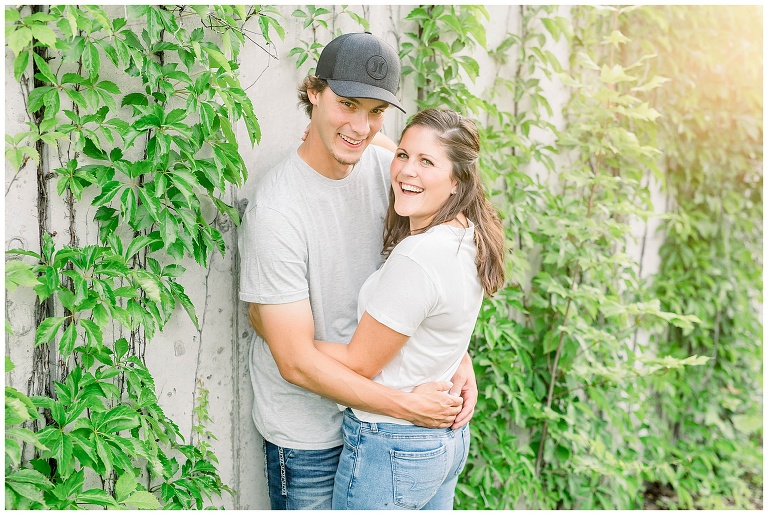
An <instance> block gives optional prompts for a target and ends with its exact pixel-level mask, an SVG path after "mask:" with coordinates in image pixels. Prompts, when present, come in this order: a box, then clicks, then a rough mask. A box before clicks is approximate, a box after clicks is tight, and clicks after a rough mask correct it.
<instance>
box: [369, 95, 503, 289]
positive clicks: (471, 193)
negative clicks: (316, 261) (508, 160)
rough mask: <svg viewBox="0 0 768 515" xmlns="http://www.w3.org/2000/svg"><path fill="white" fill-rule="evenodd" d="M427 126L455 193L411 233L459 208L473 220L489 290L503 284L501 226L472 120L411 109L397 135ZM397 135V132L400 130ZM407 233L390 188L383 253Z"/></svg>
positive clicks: (450, 215)
mask: <svg viewBox="0 0 768 515" xmlns="http://www.w3.org/2000/svg"><path fill="white" fill-rule="evenodd" d="M416 126H419V127H427V128H430V129H432V130H433V131H434V132H435V134H436V136H437V139H438V141H440V143H441V144H442V145H443V148H444V149H445V151H446V153H447V154H448V158H449V159H450V160H451V163H452V164H453V173H452V178H453V179H454V180H455V181H456V182H457V184H458V186H457V188H456V194H455V195H451V196H450V197H449V198H448V200H447V201H446V203H445V204H443V206H442V207H441V208H440V209H439V210H438V212H437V214H436V215H435V217H434V218H433V219H432V221H431V222H430V223H429V225H427V226H426V227H422V228H420V229H419V230H418V231H414V234H416V233H422V232H424V231H426V230H427V229H429V228H431V227H434V226H436V225H440V224H442V223H445V222H449V221H451V220H453V219H454V218H456V215H458V214H459V213H464V216H466V217H467V218H469V219H470V220H472V222H473V223H474V224H475V245H476V246H477V259H476V261H475V264H476V265H477V274H478V276H479V277H480V282H481V283H482V285H483V290H485V293H486V295H488V296H489V297H490V296H491V295H493V294H494V293H495V292H496V291H497V290H498V289H499V288H501V287H502V286H503V285H504V230H503V229H502V226H501V220H500V219H499V215H498V213H497V212H496V209H495V208H494V207H493V205H491V203H490V201H489V200H488V199H487V198H486V196H485V191H484V190H483V184H482V180H481V179H480V172H479V169H478V158H479V155H480V136H479V135H478V133H477V126H476V125H475V123H474V122H473V121H472V120H470V119H468V118H465V117H463V116H461V115H460V114H458V113H456V112H454V111H446V110H441V109H425V110H424V111H421V112H419V113H416V115H414V117H413V118H412V119H411V121H410V122H409V123H408V125H406V127H405V129H403V135H405V133H406V132H407V131H408V129H410V128H411V127H416ZM401 139H402V135H401ZM409 235H411V229H410V222H409V220H408V217H407V216H400V215H398V214H397V213H396V212H395V193H394V191H392V190H390V192H389V209H388V210H387V216H386V218H385V220H384V250H383V254H384V255H385V256H389V254H390V252H392V249H393V248H394V247H395V245H397V244H398V243H400V242H401V241H402V240H403V239H405V238H406V237H408V236H409Z"/></svg>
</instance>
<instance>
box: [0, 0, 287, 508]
mask: <svg viewBox="0 0 768 515" xmlns="http://www.w3.org/2000/svg"><path fill="white" fill-rule="evenodd" d="M275 13H276V11H275V10H274V9H273V8H268V7H265V8H262V9H254V8H250V7H246V6H215V7H208V6H191V7H175V8H166V7H161V6H128V7H126V8H125V14H126V17H115V16H113V15H111V14H108V13H107V12H106V11H105V10H104V9H102V8H100V7H81V8H79V7H77V6H71V5H70V6H52V7H50V8H49V9H44V8H43V7H42V6H34V7H33V8H32V9H31V11H30V10H28V9H27V8H8V9H6V11H5V19H6V42H7V46H8V47H9V48H10V49H11V50H12V52H13V54H14V64H13V69H14V77H15V79H16V80H18V81H20V84H21V86H22V89H23V93H24V95H23V96H24V101H25V103H26V110H27V113H28V114H29V117H30V121H29V122H27V125H28V126H29V131H27V132H23V133H21V134H17V135H12V136H7V137H6V143H7V146H6V157H7V159H8V161H9V162H10V163H11V165H12V166H13V168H14V170H15V171H16V173H17V174H18V173H19V172H20V171H21V169H22V168H23V167H24V166H25V165H26V164H27V163H28V162H29V161H30V160H31V161H32V162H36V163H37V164H38V189H39V191H40V195H39V197H38V214H39V216H40V219H39V224H40V242H39V243H40V248H39V250H31V249H13V250H10V251H8V252H7V253H6V254H7V255H8V256H10V257H11V258H12V260H10V261H8V262H7V265H6V287H7V288H9V289H10V290H11V291H13V289H14V288H16V287H18V286H22V287H29V288H32V289H34V291H35V293H36V294H37V298H38V302H39V304H38V305H39V306H41V307H42V308H40V309H38V310H37V313H38V320H37V331H36V336H35V347H36V353H38V352H41V358H40V360H39V361H37V360H36V362H35V365H38V364H40V363H46V362H47V361H48V358H49V356H48V354H49V353H50V352H54V353H56V355H57V356H58V359H59V360H61V366H60V369H59V370H53V371H52V370H50V369H47V368H46V369H41V368H39V367H37V366H36V368H35V369H34V370H33V379H34V378H35V377H38V378H39V380H38V381H37V382H36V383H34V384H31V389H30V391H31V397H30V398H28V397H27V396H26V395H24V394H22V393H21V392H19V391H18V390H15V389H13V388H6V407H7V408H6V444H5V449H6V470H5V472H6V483H5V484H6V497H5V503H6V507H7V508H49V509H66V508H74V507H80V506H86V505H99V506H105V507H112V508H117V507H132V508H160V507H164V508H169V509H170V508H177V509H189V508H198V509H200V508H202V507H204V505H205V504H207V503H212V502H217V499H219V498H220V496H221V495H222V494H224V493H225V492H229V493H232V492H231V490H230V489H229V488H228V487H227V486H226V485H224V484H223V483H222V481H221V478H220V477H219V474H218V471H217V469H216V463H217V460H216V456H215V455H214V453H213V452H212V450H211V446H210V444H209V443H207V441H205V439H204V438H202V437H204V436H211V435H210V433H209V432H207V431H206V430H205V426H204V424H205V422H207V421H209V420H210V418H209V417H208V412H207V407H208V401H207V392H206V391H205V390H201V392H200V395H199V397H198V398H197V402H196V406H195V407H194V412H195V417H196V423H195V425H194V428H193V441H192V442H188V443H184V441H183V437H182V435H181V433H180V432H179V429H178V427H177V425H176V424H175V423H174V422H173V421H172V420H171V419H169V418H168V417H167V416H166V415H165V414H164V413H163V411H162V409H161V407H160V406H159V404H158V401H157V392H156V388H155V384H154V380H153V378H152V376H151V374H150V373H149V370H148V369H147V367H146V364H145V363H144V360H143V357H144V353H143V348H145V347H146V344H147V342H148V341H149V340H150V339H151V338H152V337H153V336H154V335H155V334H156V332H158V331H161V330H162V329H163V327H164V326H165V324H166V323H167V322H168V320H169V318H170V317H171V315H172V314H173V312H174V311H175V309H176V308H177V306H179V307H182V308H183V309H184V310H185V311H186V312H187V313H188V315H189V316H190V318H191V319H192V321H193V323H194V324H195V325H196V326H197V325H198V319H197V316H196V313H195V308H194V306H193V304H192V302H191V301H190V299H189V297H188V296H187V295H186V294H185V292H184V287H183V286H182V284H181V282H180V279H181V278H182V277H183V275H184V272H185V269H184V267H182V266H181V265H179V264H178V261H179V260H180V259H181V258H183V257H185V256H188V257H191V258H192V259H194V261H196V262H197V263H198V264H199V265H200V266H202V267H206V266H207V265H208V262H209V261H208V260H209V257H210V255H211V253H213V252H216V251H218V252H221V253H223V252H224V241H223V238H222V235H221V232H220V230H219V228H218V223H219V220H220V218H221V217H228V218H230V219H231V220H232V221H233V222H234V223H236V224H237V223H239V216H238V212H237V210H236V209H234V208H233V207H232V206H229V205H228V204H227V203H226V202H225V201H224V200H223V194H224V191H225V188H226V187H227V185H229V184H235V185H240V184H242V183H243V181H244V179H245V178H246V176H247V172H246V167H245V164H244V162H243V160H242V157H241V156H240V152H239V144H238V142H237V140H236V138H235V134H234V131H233V129H232V126H233V123H235V122H237V121H238V120H242V121H243V122H244V125H245V128H246V131H247V134H248V138H249V140H250V143H251V144H254V143H255V142H257V141H258V140H259V138H260V134H261V128H260V126H259V124H258V121H257V119H256V117H255V115H254V112H253V105H252V104H251V101H250V99H249V98H248V97H247V95H246V94H245V92H244V90H243V88H242V87H241V85H240V82H239V78H238V64H237V56H238V54H239V52H240V50H241V49H242V48H243V45H244V43H245V38H246V36H248V33H247V32H246V30H245V29H244V27H245V24H246V23H248V21H249V20H250V19H254V20H255V21H256V20H257V21H258V24H259V26H260V28H261V30H262V33H263V37H264V38H265V39H266V40H267V41H269V38H270V30H272V31H274V33H277V34H278V35H279V36H280V37H282V36H283V35H284V33H283V31H282V27H281V26H280V24H279V22H278V21H277V19H276V18H275V17H274V14H275ZM131 20H139V21H140V22H141V23H139V24H137V25H136V24H132V23H129V21H131ZM133 27H139V28H138V29H134V28H133ZM248 37H250V36H248ZM107 75H109V76H116V77H118V78H119V80H118V82H113V81H110V80H106V79H104V78H103V77H104V76H107ZM57 160H58V161H59V162H60V166H57V165H56V162H57ZM47 170H53V172H54V173H53V174H52V175H51V176H48V175H46V173H47ZM53 178H55V179H56V180H55V188H56V192H57V193H58V194H59V195H60V196H63V197H64V198H65V201H66V203H67V206H68V214H69V217H70V220H71V223H70V227H69V236H70V240H69V242H68V244H66V245H61V244H60V243H59V242H58V241H57V240H56V239H55V238H54V236H55V235H54V234H52V233H51V231H50V230H49V224H50V220H49V218H50V212H49V206H48V205H47V202H48V195H49V193H48V192H49V190H50V189H52V188H51V186H50V185H49V181H51V179H53ZM78 205H85V206H89V207H91V208H93V209H92V210H88V212H90V213H93V222H95V223H96V224H97V225H98V242H97V243H96V244H91V245H83V246H81V245H80V244H79V241H78V240H79V239H80V238H79V237H78V236H77V234H76V228H75V226H74V221H75V215H76V213H75V208H76V206H78ZM6 330H9V331H12V330H13V328H12V327H8V324H6ZM115 334H117V335H120V334H126V336H120V337H115V338H114V339H113V338H112V337H111V335H115ZM46 349H47V350H46ZM6 364H7V366H9V364H8V363H6ZM10 366H12V364H11V365H10ZM57 373H58V374H59V375H54V374H57ZM35 386H39V388H35ZM9 408H10V410H9ZM25 422H26V423H27V427H22V426H20V424H22V423H25ZM30 422H32V423H30ZM194 437H197V438H196V439H197V441H194V440H195V438H194ZM24 445H27V446H28V447H27V449H26V450H25V449H24V447H23V446H24ZM86 476H88V477H94V476H95V477H96V478H97V482H99V483H100V487H96V488H88V489H85V486H84V485H85V484H86ZM88 484H90V483H88Z"/></svg>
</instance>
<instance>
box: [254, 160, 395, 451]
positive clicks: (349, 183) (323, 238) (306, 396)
mask: <svg viewBox="0 0 768 515" xmlns="http://www.w3.org/2000/svg"><path fill="white" fill-rule="evenodd" d="M392 157H393V154H392V152H390V151H388V150H385V149H382V148H380V147H375V146H369V147H368V148H367V149H366V150H365V152H363V155H362V157H361V159H360V161H359V162H358V163H357V164H356V165H355V166H354V168H353V169H352V171H351V172H350V173H349V175H348V176H347V177H345V178H344V179H341V180H332V179H328V178H327V177H324V176H322V175H320V174H319V173H318V172H316V171H315V170H313V169H312V168H311V167H310V166H309V165H307V164H306V163H305V162H304V161H303V160H302V159H301V158H300V157H299V155H298V154H297V153H296V152H293V153H292V154H291V155H290V156H288V157H287V158H286V159H285V160H283V161H282V162H280V163H279V164H278V165H277V166H275V167H274V168H273V169H272V170H270V171H269V172H268V173H267V174H266V175H265V176H264V178H263V179H262V180H261V182H260V183H259V184H258V185H257V187H256V191H255V193H254V195H253V197H252V198H251V199H250V201H249V203H248V207H247V209H246V211H245V214H244V216H243V223H242V225H241V227H240V231H239V250H240V262H241V267H240V273H241V275H240V299H241V300H243V301H245V302H253V303H257V304H285V303H289V302H296V301H299V300H303V299H306V298H309V301H310V304H311V307H312V315H313V317H314V323H315V339H317V340H323V341H332V342H344V343H347V342H349V340H350V339H351V338H352V334H353V333H354V332H355V327H356V326H357V316H356V309H357V295H358V292H359V291H360V287H361V286H362V284H363V283H364V282H365V280H366V279H367V278H368V276H369V275H370V274H372V273H373V272H375V271H376V269H377V268H378V267H379V265H380V264H381V262H382V259H383V258H382V256H381V247H382V240H383V231H384V216H385V214H386V210H387V205H388V202H389V188H390V180H389V167H390V164H391V162H392ZM250 373H251V381H252V383H253V390H254V404H253V420H254V423H255V424H256V428H257V429H258V431H259V433H261V435H262V436H263V437H264V438H265V439H266V440H268V441H270V442H271V443H273V444H275V445H279V446H282V447H289V448H294V449H327V448H330V447H335V446H337V445H341V444H342V439H341V412H340V411H339V409H338V407H337V406H336V403H335V402H333V401H330V400H328V399H325V398H323V397H320V396H318V395H316V394H314V393H311V392H309V391H307V390H305V389H303V388H300V387H298V386H295V385H293V384H290V383H288V382H287V381H285V380H284V379H283V378H282V377H281V376H280V372H279V370H278V369H277V365H276V364H275V361H274V359H273V357H272V354H271V352H270V350H269V347H268V346H267V344H266V343H265V342H264V340H262V339H261V338H260V337H259V336H258V335H256V334H255V333H254V337H253V339H252V341H251V349H250Z"/></svg>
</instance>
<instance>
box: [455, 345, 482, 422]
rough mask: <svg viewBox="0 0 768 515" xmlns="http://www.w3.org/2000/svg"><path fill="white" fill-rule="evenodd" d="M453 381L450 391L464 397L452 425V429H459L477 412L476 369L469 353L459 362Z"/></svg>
mask: <svg viewBox="0 0 768 515" xmlns="http://www.w3.org/2000/svg"><path fill="white" fill-rule="evenodd" d="M451 381H452V382H453V386H452V387H451V392H450V393H451V394H453V395H461V398H462V399H464V405H463V406H462V408H461V412H460V413H459V414H458V415H457V416H456V420H455V421H454V422H453V425H451V429H458V428H460V427H461V426H463V425H466V424H468V423H469V421H470V420H471V419H472V415H474V413H475V405H477V395H478V393H477V381H476V380H475V369H474V368H472V359H471V358H470V357H469V353H465V354H464V358H462V360H461V364H459V368H458V369H457V370H456V373H455V374H454V375H453V377H452V378H451Z"/></svg>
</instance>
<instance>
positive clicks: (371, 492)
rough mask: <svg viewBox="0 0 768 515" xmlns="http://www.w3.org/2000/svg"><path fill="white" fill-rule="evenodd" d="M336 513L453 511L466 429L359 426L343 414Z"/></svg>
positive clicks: (465, 451) (465, 447) (466, 445)
mask: <svg viewBox="0 0 768 515" xmlns="http://www.w3.org/2000/svg"><path fill="white" fill-rule="evenodd" d="M342 432H343V434H344V450H343V451H342V452H341V457H340V459H339V469H338V471H337V472H336V482H335V485H334V488H333V509H334V510H402V509H411V510H418V509H422V510H451V509H453V494H454V490H455V488H456V482H457V481H458V478H459V473H460V472H461V470H462V469H463V468H464V464H465V463H466V461H467V455H468V454H469V426H464V427H462V428H461V429H457V430H455V431H454V430H453V429H428V428H425V427H420V426H408V425H401V424H386V423H384V424H382V423H370V422H361V421H360V420H358V419H357V417H355V415H354V414H353V413H352V411H351V410H349V409H347V410H346V411H345V412H344V423H343V426H342Z"/></svg>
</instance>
